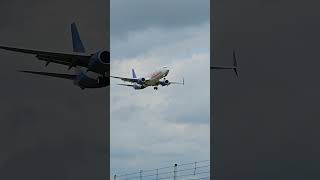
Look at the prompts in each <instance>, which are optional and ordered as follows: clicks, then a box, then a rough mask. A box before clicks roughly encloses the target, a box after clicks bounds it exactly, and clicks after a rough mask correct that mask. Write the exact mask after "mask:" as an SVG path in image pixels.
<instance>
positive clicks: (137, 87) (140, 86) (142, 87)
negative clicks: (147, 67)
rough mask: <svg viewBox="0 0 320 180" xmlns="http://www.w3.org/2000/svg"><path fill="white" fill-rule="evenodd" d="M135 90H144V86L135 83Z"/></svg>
mask: <svg viewBox="0 0 320 180" xmlns="http://www.w3.org/2000/svg"><path fill="white" fill-rule="evenodd" d="M133 88H134V89H144V86H142V85H140V84H137V83H135V84H134V85H133Z"/></svg>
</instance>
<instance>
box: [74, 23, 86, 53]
mask: <svg viewBox="0 0 320 180" xmlns="http://www.w3.org/2000/svg"><path fill="white" fill-rule="evenodd" d="M71 33H72V45H73V52H79V53H84V52H85V49H84V46H83V44H82V41H81V38H80V35H79V32H78V29H77V26H76V23H72V24H71Z"/></svg>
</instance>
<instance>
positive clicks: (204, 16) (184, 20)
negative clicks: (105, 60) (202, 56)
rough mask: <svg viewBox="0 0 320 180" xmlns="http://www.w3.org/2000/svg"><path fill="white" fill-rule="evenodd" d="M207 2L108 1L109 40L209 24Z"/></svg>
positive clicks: (201, 0) (206, 0)
mask: <svg viewBox="0 0 320 180" xmlns="http://www.w3.org/2000/svg"><path fill="white" fill-rule="evenodd" d="M209 4H210V1H209V0H200V1H195V0H173V1H172V0H162V1H157V0H151V1H150V0H136V1H131V0H117V1H111V36H112V38H124V37H126V35H127V33H128V32H132V31H139V30H143V29H146V28H148V27H164V28H176V27H185V26H195V25H198V24H201V23H203V22H205V21H208V20H209V8H210V7H209Z"/></svg>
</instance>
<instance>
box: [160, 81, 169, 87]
mask: <svg viewBox="0 0 320 180" xmlns="http://www.w3.org/2000/svg"><path fill="white" fill-rule="evenodd" d="M160 84H161V85H162V86H168V85H170V81H169V80H164V81H161V82H160Z"/></svg>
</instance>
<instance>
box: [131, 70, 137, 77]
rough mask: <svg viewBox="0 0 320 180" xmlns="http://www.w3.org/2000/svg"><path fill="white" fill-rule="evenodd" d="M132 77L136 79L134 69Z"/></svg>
mask: <svg viewBox="0 0 320 180" xmlns="http://www.w3.org/2000/svg"><path fill="white" fill-rule="evenodd" d="M132 77H133V78H137V75H136V73H135V72H134V69H132Z"/></svg>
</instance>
